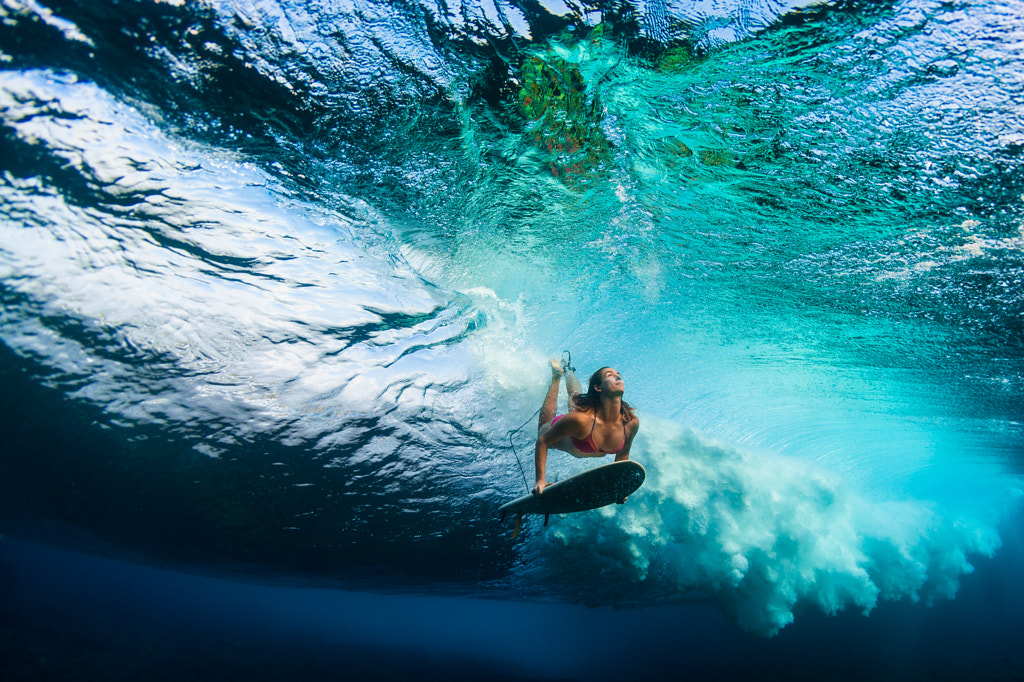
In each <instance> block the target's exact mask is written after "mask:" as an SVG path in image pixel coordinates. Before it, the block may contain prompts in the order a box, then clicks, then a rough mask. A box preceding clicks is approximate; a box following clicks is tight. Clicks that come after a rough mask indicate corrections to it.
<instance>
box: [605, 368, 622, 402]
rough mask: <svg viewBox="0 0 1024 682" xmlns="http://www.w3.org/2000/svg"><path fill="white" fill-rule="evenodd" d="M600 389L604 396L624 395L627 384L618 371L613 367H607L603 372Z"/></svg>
mask: <svg viewBox="0 0 1024 682" xmlns="http://www.w3.org/2000/svg"><path fill="white" fill-rule="evenodd" d="M600 389H601V393H604V394H612V395H622V394H623V393H625V391H626V384H625V382H623V381H622V376H621V375H620V374H619V373H618V372H617V371H615V370H614V369H612V368H611V367H605V368H604V369H602V370H601V384H600Z"/></svg>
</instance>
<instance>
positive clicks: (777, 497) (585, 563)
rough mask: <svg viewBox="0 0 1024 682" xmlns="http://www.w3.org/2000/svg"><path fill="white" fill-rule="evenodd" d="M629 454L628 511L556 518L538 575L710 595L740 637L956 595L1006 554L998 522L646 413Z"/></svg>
mask: <svg viewBox="0 0 1024 682" xmlns="http://www.w3.org/2000/svg"><path fill="white" fill-rule="evenodd" d="M633 457H634V459H637V460H639V461H641V462H642V463H643V464H644V465H645V467H646V468H647V471H648V478H647V482H646V483H645V485H644V487H643V488H641V490H640V491H638V492H637V493H636V494H634V495H633V497H632V498H631V499H630V500H629V501H628V503H627V504H626V505H623V506H612V507H606V508H604V509H603V510H601V511H600V512H598V513H587V514H575V515H566V516H563V517H559V518H558V519H557V520H555V521H554V522H553V523H552V525H551V526H549V527H548V529H547V531H546V532H545V533H543V534H542V536H541V538H542V542H541V543H540V545H541V563H542V564H544V566H542V567H538V568H541V570H542V571H550V570H557V571H558V572H559V573H560V574H563V575H564V574H565V573H566V572H567V571H568V572H570V573H571V572H575V571H589V572H591V573H593V571H594V570H600V571H603V572H605V573H607V574H608V577H609V578H610V579H613V580H615V579H618V580H628V581H631V582H633V583H635V584H639V586H641V587H644V588H645V590H646V591H647V592H650V591H655V592H656V591H657V590H659V589H662V590H667V591H668V592H669V594H665V595H664V596H665V598H666V599H679V598H686V597H693V596H698V595H699V596H709V597H711V598H712V599H714V600H715V601H716V602H717V603H719V604H720V605H721V606H722V608H723V609H725V610H726V611H727V612H728V613H729V614H730V615H731V616H732V617H733V618H734V620H735V622H736V623H737V624H738V625H739V626H740V627H741V628H743V629H744V630H747V631H749V632H753V633H756V634H760V635H765V636H771V635H774V634H776V633H777V632H778V631H779V630H780V629H781V628H783V627H785V626H786V625H788V624H789V623H791V622H793V618H794V609H795V608H796V607H797V605H798V604H812V605H815V606H817V607H818V608H820V609H821V610H822V611H824V612H826V613H829V614H835V613H836V612H838V611H840V610H843V609H845V608H851V607H852V608H857V609H860V610H861V611H863V612H864V613H865V614H867V613H869V612H870V611H871V610H872V609H873V608H874V607H875V606H876V605H877V604H878V603H879V601H880V600H899V599H912V600H914V601H918V600H923V601H925V602H926V603H931V602H933V601H935V600H936V599H943V598H947V599H948V598H952V597H954V596H955V595H956V592H957V590H958V588H959V584H960V577H961V576H962V575H964V574H966V573H970V572H971V571H972V570H973V568H972V566H971V564H970V562H969V559H968V557H969V556H971V555H975V556H986V557H989V556H992V555H993V554H994V553H995V551H996V550H997V549H998V548H999V546H1000V540H999V537H998V534H997V532H996V531H995V527H994V523H986V522H983V521H980V520H972V519H968V518H963V517H957V518H954V517H951V516H949V515H946V514H944V512H943V511H942V509H941V508H940V507H939V506H938V505H937V504H935V503H931V502H926V501H920V500H898V501H882V502H880V501H876V500H870V499H866V498H865V497H863V496H862V495H860V494H858V493H857V492H855V491H854V489H853V488H852V487H850V486H848V485H846V484H845V483H844V481H843V480H842V479H841V478H839V477H838V476H837V475H834V474H831V473H830V472H827V471H825V470H822V469H821V468H820V467H819V466H818V465H815V464H813V463H810V462H806V461H803V460H798V459H793V458H785V457H772V456H765V455H761V454H759V455H753V454H749V453H745V452H742V451H740V450H738V449H736V448H734V447H731V446H729V445H725V444H722V443H717V442H714V441H711V440H709V439H707V438H705V437H703V436H701V435H700V434H698V433H697V432H695V431H692V430H688V429H684V428H682V427H680V426H678V425H675V424H673V423H671V422H667V421H664V420H660V419H656V418H653V417H650V416H644V417H643V430H642V432H641V437H639V438H638V439H637V442H636V443H635V444H634V449H633ZM635 586H636V585H635ZM651 596H652V595H651V594H649V593H648V594H645V596H644V601H645V602H649V601H650V597H651Z"/></svg>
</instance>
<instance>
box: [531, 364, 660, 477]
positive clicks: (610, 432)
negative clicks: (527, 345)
mask: <svg viewBox="0 0 1024 682" xmlns="http://www.w3.org/2000/svg"><path fill="white" fill-rule="evenodd" d="M562 374H566V377H565V390H566V393H567V394H568V396H569V406H570V410H569V413H568V414H562V415H557V416H556V415H555V404H556V402H557V400H558V384H559V383H560V382H561V379H562ZM625 390H626V385H625V384H624V383H623V382H622V377H621V376H619V373H618V372H616V371H615V370H614V369H612V368H611V367H602V368H601V369H599V370H597V371H596V372H594V373H593V374H592V375H591V377H590V383H589V387H588V389H587V392H586V393H585V394H583V393H580V382H579V381H578V380H577V379H576V375H575V374H574V373H573V371H572V368H568V369H563V368H562V366H561V365H559V364H558V363H557V362H556V361H555V360H552V361H551V385H550V386H549V387H548V393H547V395H546V396H544V404H543V406H541V408H540V420H539V422H538V424H537V446H536V448H535V449H534V463H535V464H536V475H537V484H536V485H535V486H534V488H533V494H534V495H540V494H541V493H542V492H543V491H544V488H545V487H546V486H547V482H546V481H545V480H544V470H545V468H546V466H547V461H548V448H556V449H558V450H562V451H563V452H568V453H569V454H570V455H573V456H575V457H603V456H604V455H615V461H616V462H619V461H622V460H625V459H629V448H630V446H631V445H632V444H633V437H634V436H636V432H637V431H639V430H640V419H639V418H638V417H637V416H636V415H635V414H634V413H633V408H632V407H630V406H629V405H628V404H627V403H626V401H624V400H623V399H622V394H623V393H624V392H625Z"/></svg>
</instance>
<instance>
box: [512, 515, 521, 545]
mask: <svg viewBox="0 0 1024 682" xmlns="http://www.w3.org/2000/svg"><path fill="white" fill-rule="evenodd" d="M522 524H523V515H522V514H516V529H515V530H514V531H512V539H513V540H515V539H516V538H517V537H519V526H521V525H522Z"/></svg>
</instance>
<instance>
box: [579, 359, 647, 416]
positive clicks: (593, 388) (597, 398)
mask: <svg viewBox="0 0 1024 682" xmlns="http://www.w3.org/2000/svg"><path fill="white" fill-rule="evenodd" d="M606 369H611V368H610V367H602V368H601V369H599V370H597V371H596V372H594V373H593V374H591V375H590V381H589V382H588V383H587V392H586V393H577V394H576V395H574V396H573V397H572V404H573V405H574V406H575V407H576V409H577V410H580V411H582V412H596V411H597V409H598V408H599V407H601V391H600V390H599V389H600V387H601V378H602V377H601V373H602V372H604V371H605V370H606ZM621 415H622V423H623V424H628V423H629V422H631V421H633V408H632V406H631V405H630V404H629V403H627V402H626V401H625V400H623V401H622V407H621Z"/></svg>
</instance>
